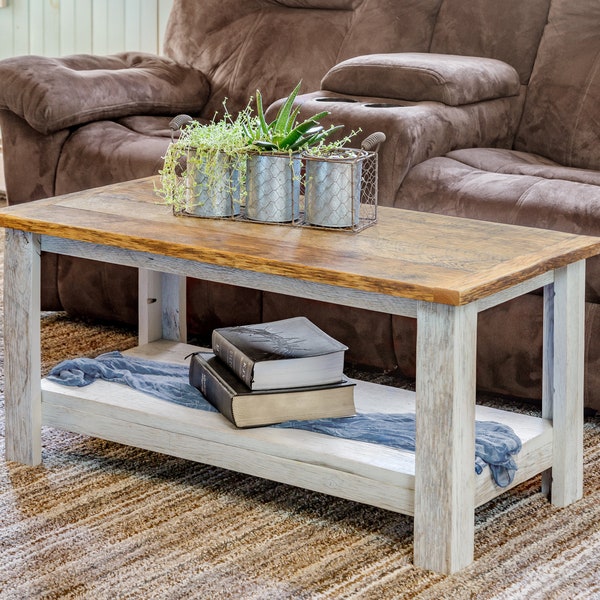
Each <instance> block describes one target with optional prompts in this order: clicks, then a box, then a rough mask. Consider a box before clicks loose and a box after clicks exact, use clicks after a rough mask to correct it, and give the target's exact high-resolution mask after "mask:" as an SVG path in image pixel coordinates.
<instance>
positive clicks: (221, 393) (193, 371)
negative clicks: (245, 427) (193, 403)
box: [190, 355, 236, 425]
mask: <svg viewBox="0 0 600 600" xmlns="http://www.w3.org/2000/svg"><path fill="white" fill-rule="evenodd" d="M190 384H191V385H193V386H194V387H195V388H197V389H199V390H200V392H201V393H202V395H203V396H204V397H205V398H206V399H207V400H208V401H209V402H210V403H211V404H212V405H213V406H214V407H215V408H216V409H217V410H218V411H219V412H220V413H221V414H222V415H223V416H224V417H227V418H228V419H229V420H230V421H231V422H232V423H233V424H234V425H235V424H236V423H235V417H234V415H233V396H234V392H233V391H232V390H231V389H230V388H229V386H228V385H227V384H226V383H225V382H224V381H223V380H222V379H221V378H220V377H219V376H218V375H217V373H215V371H214V370H213V369H212V368H211V366H210V365H209V364H208V363H207V362H206V361H205V360H204V359H203V358H201V357H199V356H197V355H194V356H192V361H191V363H190Z"/></svg>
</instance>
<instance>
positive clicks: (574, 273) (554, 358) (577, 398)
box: [543, 261, 585, 506]
mask: <svg viewBox="0 0 600 600" xmlns="http://www.w3.org/2000/svg"><path fill="white" fill-rule="evenodd" d="M552 287H553V293H552ZM544 304H545V315H544V316H545V320H546V325H545V331H544V332H545V342H544V355H545V358H544V384H543V394H544V396H543V416H544V417H545V418H549V419H552V422H553V428H554V450H553V460H552V472H551V477H552V480H551V494H550V496H551V501H552V503H553V504H555V505H556V506H567V505H568V504H571V503H572V502H575V501H576V500H578V499H579V498H581V496H582V495H583V369H584V326H585V323H584V321H585V261H579V262H577V263H573V264H571V265H568V266H567V267H563V268H562V269H557V270H556V271H555V281H554V286H548V287H547V288H545V301H544ZM548 485H549V477H548V475H546V476H545V479H544V486H545V489H547V487H548Z"/></svg>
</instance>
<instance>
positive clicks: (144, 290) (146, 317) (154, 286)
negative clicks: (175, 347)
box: [138, 269, 162, 345]
mask: <svg viewBox="0 0 600 600" xmlns="http://www.w3.org/2000/svg"><path fill="white" fill-rule="evenodd" d="M138 323H139V324H138V341H139V344H140V345H144V344H148V343H149V342H154V341H155V340H159V339H161V337H162V278H161V275H160V273H159V272H158V271H151V270H150V269H139V271H138Z"/></svg>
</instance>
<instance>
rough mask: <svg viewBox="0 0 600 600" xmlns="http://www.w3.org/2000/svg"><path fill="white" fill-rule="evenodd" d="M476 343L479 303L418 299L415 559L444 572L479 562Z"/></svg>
mask: <svg viewBox="0 0 600 600" xmlns="http://www.w3.org/2000/svg"><path fill="white" fill-rule="evenodd" d="M476 341H477V312H476V309H475V306H474V305H467V306H460V307H452V306H446V305H441V304H433V303H421V304H420V305H419V312H418V321H417V388H416V389H417V405H416V414H417V437H416V457H415V471H416V480H415V549H414V552H415V555H414V562H415V565H417V566H419V567H423V568H425V569H431V570H434V571H439V572H442V573H453V572H455V571H457V570H459V569H461V568H463V567H465V566H466V565H468V564H469V563H471V562H472V560H473V549H474V542H473V536H474V527H475V525H474V509H475V475H474V470H473V460H474V456H475V354H476Z"/></svg>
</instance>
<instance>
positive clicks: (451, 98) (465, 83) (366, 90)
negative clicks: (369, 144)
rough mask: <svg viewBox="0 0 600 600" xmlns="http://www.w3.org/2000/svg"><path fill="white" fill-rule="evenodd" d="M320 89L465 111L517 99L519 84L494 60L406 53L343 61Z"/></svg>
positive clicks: (516, 77)
mask: <svg viewBox="0 0 600 600" xmlns="http://www.w3.org/2000/svg"><path fill="white" fill-rule="evenodd" d="M321 88H322V89H323V90H327V91H330V92H337V93H339V94H350V95H355V96H378V97H381V98H394V99H398V100H408V101H412V102H422V101H434V102H442V103H443V104H448V105H450V106H461V105H463V104H472V103H474V102H481V101H483V100H492V99H495V98H505V97H510V96H517V95H518V94H519V90H520V81H519V75H518V73H517V72H516V70H515V69H514V68H513V67H511V66H510V65H508V64H507V63H505V62H502V61H500V60H496V59H493V58H480V57H476V56H457V55H451V54H431V53H428V52H425V53H422V52H402V53H399V54H369V55H366V56H357V57H356V58H350V59H348V60H345V61H343V62H341V63H339V64H337V65H335V66H334V67H333V68H331V69H330V70H329V71H328V73H327V74H326V75H325V77H324V78H323V80H322V81H321Z"/></svg>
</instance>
